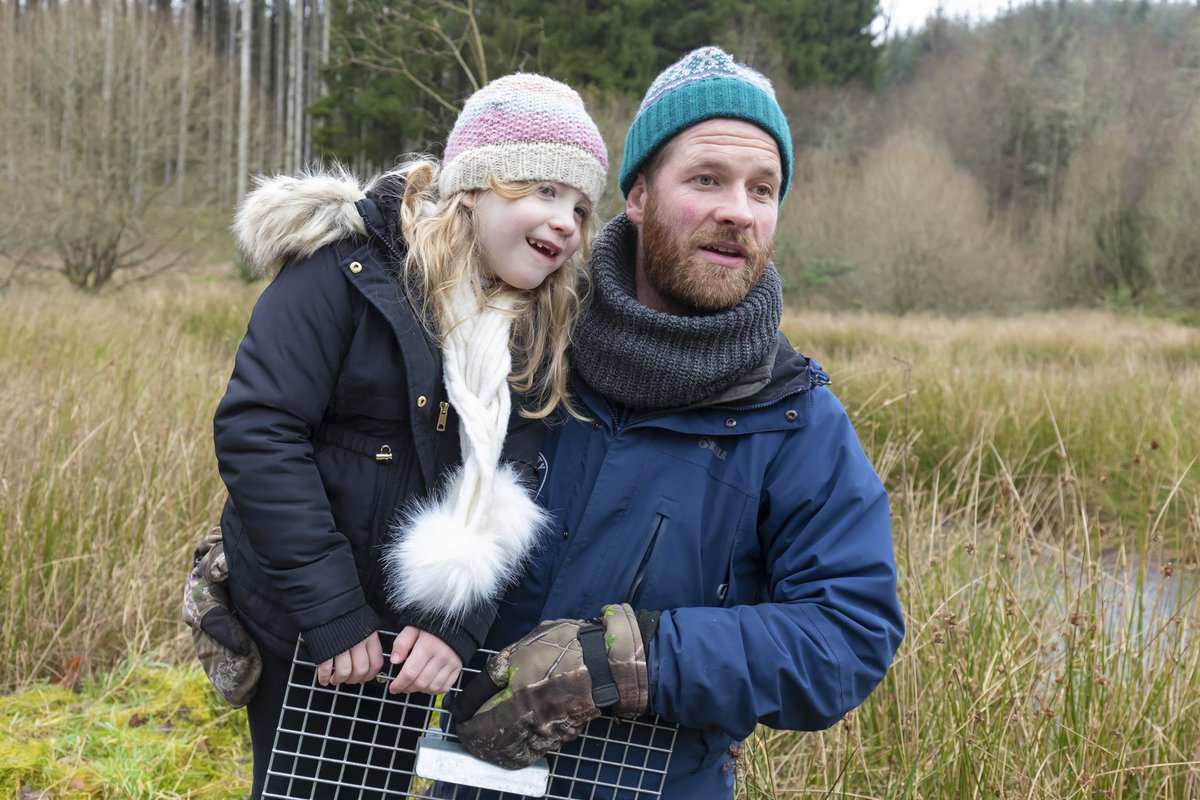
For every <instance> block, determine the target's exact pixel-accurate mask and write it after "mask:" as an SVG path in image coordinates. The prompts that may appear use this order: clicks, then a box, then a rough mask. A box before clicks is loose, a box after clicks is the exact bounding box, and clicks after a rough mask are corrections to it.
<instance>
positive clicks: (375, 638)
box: [317, 633, 383, 686]
mask: <svg viewBox="0 0 1200 800" xmlns="http://www.w3.org/2000/svg"><path fill="white" fill-rule="evenodd" d="M381 669H383V646H382V645H381V644H379V634H378V633H372V634H371V635H370V636H368V637H367V638H365V639H363V640H362V641H361V642H359V643H358V644H356V645H354V647H351V648H350V649H349V650H347V651H346V652H344V653H340V654H338V655H336V656H334V657H333V658H331V659H329V660H328V661H324V662H322V663H321V664H320V665H318V666H317V683H319V684H321V685H322V686H329V685H330V684H332V685H334V686H339V685H341V684H343V683H366V682H367V681H369V680H371V679H373V678H374V677H375V676H376V675H378V674H379V670H381Z"/></svg>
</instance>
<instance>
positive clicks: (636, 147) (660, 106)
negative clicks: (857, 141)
mask: <svg viewBox="0 0 1200 800" xmlns="http://www.w3.org/2000/svg"><path fill="white" fill-rule="evenodd" d="M717 118H727V119H740V120H745V121H746V122H750V123H753V124H755V125H757V126H758V127H760V128H762V129H763V130H764V131H766V132H767V133H768V134H770V135H771V137H772V138H773V139H774V140H775V142H776V143H777V144H778V145H779V161H780V164H781V166H782V167H783V183H782V185H781V186H780V187H779V199H780V200H781V201H782V200H783V197H784V195H786V194H787V190H788V185H789V184H790V183H791V179H792V132H791V129H790V128H789V127H788V122H787V118H786V117H785V116H784V115H783V109H781V108H780V107H779V103H778V101H776V99H775V89H774V88H773V87H772V86H771V81H770V80H768V79H767V77H766V76H765V75H763V74H762V73H761V72H758V71H757V70H754V69H751V68H750V67H747V66H746V65H745V64H739V63H737V62H736V61H734V60H733V56H731V55H729V54H728V53H726V52H725V51H724V50H722V49H721V48H719V47H701V48H700V49H698V50H693V51H692V52H690V53H688V54H687V55H685V56H683V58H681V59H679V60H678V61H676V62H675V63H674V64H672V65H671V66H669V67H667V68H666V69H665V70H663V71H662V72H661V73H659V76H658V77H657V78H655V79H654V83H652V84H650V88H649V89H647V90H646V96H645V97H644V98H642V105H641V106H640V107H639V108H638V112H637V116H636V117H634V118H633V124H632V125H630V126H629V133H627V134H626V135H625V156H624V158H622V159H621V173H620V185H621V192H622V194H624V195H625V196H626V197H628V196H629V190H630V189H632V188H633V184H634V181H635V180H637V173H638V170H639V169H641V168H642V165H643V164H644V163H646V160H647V159H649V158H650V156H652V155H654V153H655V151H656V150H658V149H659V148H660V147H662V146H663V145H664V144H666V143H667V142H668V141H670V140H671V138H672V137H673V136H675V135H676V134H677V133H679V132H681V131H683V130H684V129H685V128H689V127H691V126H692V125H695V124H696V123H698V122H704V121H705V120H709V119H717Z"/></svg>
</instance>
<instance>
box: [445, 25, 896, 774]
mask: <svg viewBox="0 0 1200 800" xmlns="http://www.w3.org/2000/svg"><path fill="white" fill-rule="evenodd" d="M791 177H792V144H791V133H790V130H789V128H788V123H787V120H786V118H785V117H784V114H783V112H782V110H781V109H780V107H779V105H778V103H777V102H776V100H775V95H774V91H773V89H772V87H771V84H770V82H769V81H768V80H767V79H766V78H765V77H764V76H762V75H761V74H759V73H758V72H755V71H754V70H752V69H750V68H748V67H746V66H743V65H740V64H737V63H735V62H734V61H733V59H732V58H731V57H730V56H729V55H728V54H727V53H725V52H723V51H721V50H719V49H717V48H715V47H708V48H703V49H700V50H696V51H694V52H692V53H689V54H687V55H686V56H684V57H683V58H682V59H681V60H680V61H679V62H677V63H676V64H674V65H673V66H671V67H669V68H668V69H667V70H665V71H664V72H663V73H662V74H661V75H659V77H658V78H657V79H656V80H655V81H654V83H653V85H652V86H651V87H650V89H649V91H648V92H647V94H646V97H645V99H644V100H643V102H642V105H641V108H640V109H639V110H638V114H637V117H636V118H635V119H634V121H633V124H632V127H631V128H630V130H629V133H628V136H627V137H626V143H625V156H624V162H623V164H622V166H621V174H620V184H621V189H622V191H623V192H624V193H625V196H626V213H625V214H624V215H622V216H619V217H617V218H616V219H614V220H613V221H612V222H610V223H609V224H608V226H607V227H606V228H605V229H604V231H603V232H602V234H601V236H600V237H599V238H598V240H597V242H596V244H595V246H594V249H593V255H592V260H591V269H592V272H593V277H594V279H595V296H594V299H593V301H592V304H591V305H590V307H589V308H588V310H587V312H586V313H585V315H584V317H583V319H582V320H581V323H580V326H579V329H578V333H577V336H576V346H575V351H574V365H575V368H576V370H577V376H576V378H577V380H576V381H575V389H576V391H577V396H578V399H579V400H580V401H581V405H582V410H583V411H584V412H585V414H586V415H587V416H588V417H590V421H586V422H585V421H580V420H578V419H574V418H570V419H565V420H564V421H563V422H562V424H561V425H558V426H555V427H552V428H551V429H550V431H549V433H548V434H547V437H546V440H545V442H544V443H543V448H542V452H543V455H544V456H545V458H546V461H547V463H548V467H547V468H546V470H545V473H544V475H543V476H542V483H543V485H542V487H541V490H540V498H541V500H542V502H544V504H545V505H546V507H547V508H548V509H549V511H550V512H551V515H552V519H553V525H554V528H553V530H552V531H551V532H549V533H548V534H547V535H546V536H544V537H543V541H542V543H541V547H540V549H538V551H537V552H536V554H535V556H534V557H533V559H532V561H531V563H530V564H529V565H528V568H527V570H526V571H525V573H524V574H523V576H522V578H521V581H520V583H519V585H517V586H516V587H515V588H513V589H512V590H511V591H510V592H509V593H508V595H507V597H506V598H505V601H504V602H503V603H502V604H501V611H500V618H499V620H498V622H497V623H496V625H495V626H494V627H493V629H492V632H491V634H490V636H489V643H488V646H489V647H493V648H505V649H504V650H503V651H502V652H501V653H500V654H499V656H497V657H496V658H493V659H492V661H491V662H490V664H489V669H488V675H490V680H488V679H487V678H484V679H476V681H475V682H474V683H473V684H471V685H470V686H469V687H468V688H467V690H466V691H465V692H464V693H463V696H462V698H460V701H461V702H460V704H459V705H458V706H457V707H456V709H455V710H456V716H457V717H458V718H459V719H458V726H457V729H458V733H459V736H460V737H461V739H462V741H463V744H464V745H465V746H466V747H467V748H468V749H469V750H471V751H472V752H474V753H475V754H476V755H478V756H480V757H482V758H486V759H489V760H492V761H495V762H496V763H500V764H502V765H504V766H508V767H519V766H522V765H524V764H528V763H530V762H532V761H533V760H534V759H536V758H539V757H540V756H541V755H543V754H544V753H545V752H547V751H548V750H551V749H555V748H556V747H557V746H558V745H559V744H561V743H563V742H567V741H570V740H571V739H573V738H574V736H575V735H576V733H577V732H578V731H579V730H580V729H581V728H582V726H583V725H584V724H586V723H587V721H588V720H590V719H592V718H594V717H595V716H597V715H598V714H599V713H600V712H601V710H607V711H608V712H609V713H615V714H617V715H618V716H636V715H640V714H643V713H648V712H653V713H657V714H659V715H660V716H661V717H662V718H663V719H664V720H667V721H670V722H674V723H678V724H679V726H680V731H679V734H678V737H677V739H676V745H675V749H674V754H673V756H672V760H671V763H670V770H669V773H668V776H667V781H666V786H665V791H664V797H669V798H696V797H720V796H725V797H729V796H731V795H732V790H733V780H734V778H733V769H731V768H730V765H729V763H728V762H729V761H730V760H731V758H732V755H731V752H736V748H733V747H731V746H732V745H734V744H735V743H737V742H739V741H740V740H742V739H744V738H745V737H746V736H748V735H749V734H750V733H751V732H752V731H753V730H754V728H755V726H756V725H758V724H759V723H762V724H765V725H768V726H771V727H774V728H784V729H796V730H820V729H824V728H827V727H829V726H831V725H833V724H834V723H835V722H837V721H838V720H839V719H841V718H842V717H843V716H844V715H845V714H846V713H847V712H848V711H850V710H851V709H853V708H855V707H856V706H858V705H859V704H860V703H862V702H863V700H864V699H866V697H867V695H868V694H870V692H871V691H872V690H873V689H874V687H875V686H876V685H877V684H878V683H879V681H880V680H881V679H882V677H883V675H884V673H885V672H886V671H887V669H888V666H889V665H890V663H891V660H892V657H893V655H894V654H895V651H896V648H897V647H898V646H899V644H900V641H901V638H902V637H903V623H902V620H901V614H900V608H899V603H898V599H897V594H896V570H895V563H894V556H893V552H892V538H891V525H890V520H889V512H888V503H887V496H886V494H885V492H884V489H883V486H882V485H881V483H880V481H879V478H878V477H877V475H876V473H875V471H874V469H873V468H872V467H871V465H870V464H869V462H868V460H867V457H866V455H865V454H864V453H863V451H862V448H861V446H860V445H859V442H858V439H857V436H856V435H855V433H854V430H853V428H852V427H851V424H850V422H849V420H848V418H847V416H846V413H845V411H844V410H843V408H842V406H841V404H840V403H839V402H838V400H837V399H836V398H835V397H834V395H833V394H832V392H831V391H830V390H829V389H828V388H827V384H828V382H829V378H828V376H827V375H826V374H825V373H824V372H823V371H822V370H821V368H820V367H819V366H817V365H816V364H815V363H813V362H812V361H811V360H809V359H807V358H805V357H804V356H801V355H798V354H797V353H796V352H795V351H793V350H792V348H791V346H790V345H789V344H788V343H787V341H786V340H785V339H784V338H783V337H782V335H781V334H780V333H779V322H780V318H781V315H782V307H783V302H782V291H781V284H780V278H779V274H778V272H777V271H776V269H775V267H774V266H773V265H772V264H771V263H770V260H769V259H770V255H771V248H772V244H773V241H774V237H775V226H776V222H777V219H778V214H779V204H780V201H781V200H782V198H783V197H784V195H785V194H786V193H787V191H788V187H789V184H790V181H791ZM589 618H592V619H589ZM542 620H550V621H551V622H545V623H542V624H540V625H539V621H542ZM535 626H537V629H536V630H533V632H532V633H530V631H531V630H532V629H534V628H535ZM527 634H528V635H527ZM514 643H515V644H514Z"/></svg>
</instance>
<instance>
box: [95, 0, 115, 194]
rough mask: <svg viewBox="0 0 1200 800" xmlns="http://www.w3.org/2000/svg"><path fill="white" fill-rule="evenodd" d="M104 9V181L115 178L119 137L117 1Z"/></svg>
mask: <svg viewBox="0 0 1200 800" xmlns="http://www.w3.org/2000/svg"><path fill="white" fill-rule="evenodd" d="M102 2H103V3H104V7H103V8H101V9H100V35H101V37H103V39H104V71H103V73H102V75H101V77H100V104H101V107H102V108H103V110H104V111H103V117H102V118H101V119H102V120H103V122H102V124H101V127H102V128H103V130H101V131H99V134H100V174H101V175H103V176H104V180H110V179H112V178H113V177H114V176H112V175H109V165H110V164H111V163H112V153H111V150H112V148H113V147H114V146H116V142H117V137H116V136H114V135H113V74H114V72H115V71H116V64H115V53H114V52H113V48H114V45H115V39H116V31H115V30H114V29H115V28H116V20H115V19H114V17H115V16H116V12H117V0H102Z"/></svg>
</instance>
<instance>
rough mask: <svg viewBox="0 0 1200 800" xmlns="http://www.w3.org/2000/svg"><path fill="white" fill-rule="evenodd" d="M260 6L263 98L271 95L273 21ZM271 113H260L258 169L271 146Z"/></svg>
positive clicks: (256, 141)
mask: <svg viewBox="0 0 1200 800" xmlns="http://www.w3.org/2000/svg"><path fill="white" fill-rule="evenodd" d="M259 7H260V8H261V9H262V13H261V15H258V66H257V70H258V80H257V84H258V90H259V94H260V96H261V97H262V98H264V99H265V98H267V97H270V96H271V70H272V60H271V55H272V50H271V21H270V18H269V17H268V16H267V4H266V3H265V2H260V3H259ZM270 120H271V115H270V114H258V115H257V122H258V124H257V125H256V126H255V130H254V133H253V136H254V163H255V164H256V165H257V168H258V169H261V168H262V165H264V164H266V163H267V157H266V156H267V151H268V149H269V147H270V137H269V136H268V135H267V134H268V132H269V130H270Z"/></svg>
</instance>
